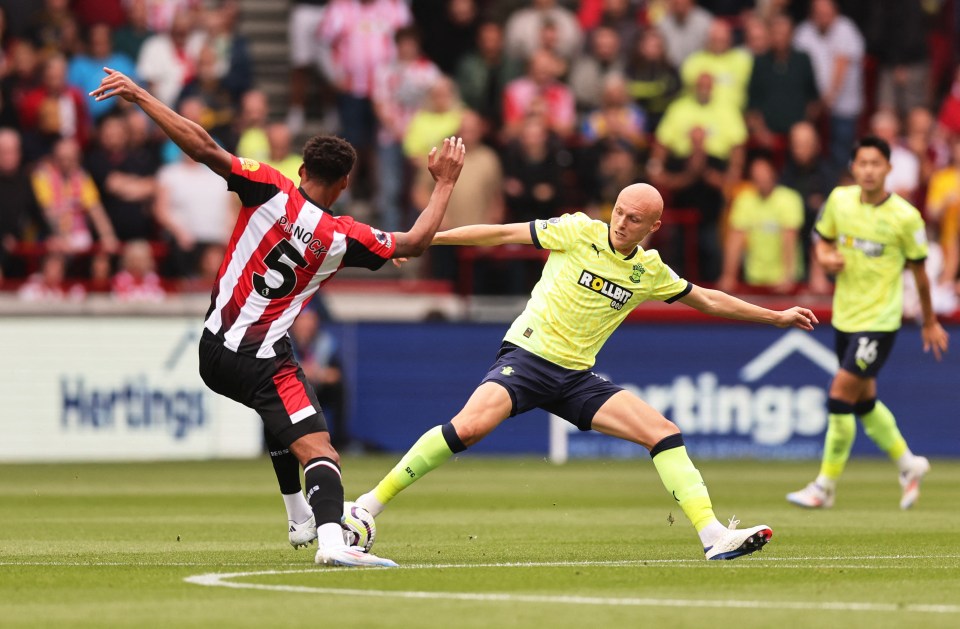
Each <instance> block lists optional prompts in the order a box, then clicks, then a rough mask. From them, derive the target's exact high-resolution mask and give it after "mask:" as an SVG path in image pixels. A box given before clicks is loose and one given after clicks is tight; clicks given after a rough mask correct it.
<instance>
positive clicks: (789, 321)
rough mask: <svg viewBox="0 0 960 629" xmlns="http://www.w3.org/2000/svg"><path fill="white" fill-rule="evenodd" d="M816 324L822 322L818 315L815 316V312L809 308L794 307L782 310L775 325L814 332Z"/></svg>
mask: <svg viewBox="0 0 960 629" xmlns="http://www.w3.org/2000/svg"><path fill="white" fill-rule="evenodd" d="M814 323H820V321H819V320H818V319H817V315H815V314H813V312H812V311H810V310H808V309H807V308H801V307H800V306H794V307H793V308H790V309H789V310H781V311H780V312H778V313H777V321H776V322H775V323H774V325H775V326H777V327H778V328H789V327H794V328H800V329H801V330H806V331H807V332H810V331H811V330H813V324H814Z"/></svg>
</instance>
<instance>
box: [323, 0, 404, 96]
mask: <svg viewBox="0 0 960 629" xmlns="http://www.w3.org/2000/svg"><path fill="white" fill-rule="evenodd" d="M412 20H413V16H412V15H411V14H410V9H408V8H407V5H406V3H405V2H403V0H371V1H370V2H360V0H334V1H333V2H331V3H330V4H329V5H328V6H327V13H326V15H325V16H324V18H323V23H322V24H321V25H320V32H319V35H320V39H321V40H322V41H323V42H324V44H326V45H327V46H329V47H330V50H331V55H332V57H333V63H332V65H333V68H332V71H333V72H335V73H336V74H337V76H334V77H332V78H333V79H334V82H336V83H341V84H344V85H345V86H346V89H347V91H348V92H349V93H350V94H352V95H353V96H356V97H358V98H370V96H371V93H372V92H373V84H374V73H375V72H376V70H377V68H378V67H380V66H384V65H386V64H388V63H390V62H391V61H393V60H394V59H395V58H396V56H397V47H396V44H395V43H394V40H393V36H394V34H395V33H396V32H397V30H398V29H400V28H401V27H404V26H406V25H407V24H410V22H411V21H412Z"/></svg>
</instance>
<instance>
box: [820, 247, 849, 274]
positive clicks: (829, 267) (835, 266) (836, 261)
mask: <svg viewBox="0 0 960 629" xmlns="http://www.w3.org/2000/svg"><path fill="white" fill-rule="evenodd" d="M843 265H844V260H843V254H842V253H840V252H839V251H833V252H831V253H830V254H829V255H825V256H821V257H820V266H822V267H823V270H824V271H826V272H827V273H829V274H830V275H836V274H837V273H839V272H840V271H842V270H843Z"/></svg>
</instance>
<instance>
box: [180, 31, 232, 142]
mask: <svg viewBox="0 0 960 629" xmlns="http://www.w3.org/2000/svg"><path fill="white" fill-rule="evenodd" d="M217 64H218V61H217V53H216V52H215V51H214V49H213V46H212V45H211V44H210V43H207V44H205V45H204V46H203V48H202V49H201V50H200V54H199V56H198V58H197V73H196V75H195V76H194V77H193V79H192V80H191V81H190V82H188V83H187V84H186V85H184V86H183V90H181V92H180V96H178V97H177V108H178V109H179V107H180V105H181V103H183V101H184V99H188V98H190V99H197V100H199V101H200V102H201V103H202V104H203V113H202V114H201V116H200V126H201V127H203V128H204V129H206V130H207V131H209V132H210V135H212V136H213V137H215V138H218V139H220V140H221V141H224V142H226V143H227V144H230V143H231V142H230V140H231V139H232V138H233V134H234V122H235V121H234V117H235V116H236V107H235V104H236V103H238V102H240V101H239V100H234V93H233V92H232V91H231V90H230V88H229V87H228V86H227V84H226V82H225V81H224V80H223V78H221V77H222V75H221V74H220V72H219V71H218V69H217Z"/></svg>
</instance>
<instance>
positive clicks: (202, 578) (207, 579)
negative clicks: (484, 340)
mask: <svg viewBox="0 0 960 629" xmlns="http://www.w3.org/2000/svg"><path fill="white" fill-rule="evenodd" d="M501 565H502V564H501ZM508 565H509V564H508ZM521 565H528V564H521ZM575 565H580V564H575ZM424 567H431V568H434V567H437V566H424ZM448 567H457V568H472V567H479V566H475V565H456V564H451V565H449V566H448ZM511 567H512V566H511ZM410 568H413V566H410ZM379 570H386V568H381V569H379ZM310 572H317V571H316V570H264V571H260V572H234V573H210V574H201V575H196V576H192V577H187V578H186V579H184V581H186V582H187V583H193V584H195V585H203V586H209V587H227V588H233V589H241V590H262V591H270V592H295V593H298V594H333V595H340V596H365V597H369V596H381V597H391V598H402V599H419V600H424V599H432V600H455V601H474V602H496V603H546V604H554V603H560V604H568V605H602V606H611V607H687V608H689V607H699V608H714V609H773V610H792V609H796V610H819V611H859V612H898V611H905V612H923V613H933V614H958V613H960V605H914V604H909V605H896V604H892V603H861V602H844V601H829V602H802V601H750V600H747V601H735V600H707V599H672V598H664V599H657V598H607V597H601V596H552V595H542V594H506V593H490V594H480V593H478V592H426V591H418V590H407V591H403V590H399V591H398V590H364V589H357V588H325V587H310V586H305V585H269V584H265V583H237V582H234V581H228V580H227V579H237V578H243V577H257V576H275V575H285V574H304V573H310Z"/></svg>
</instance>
